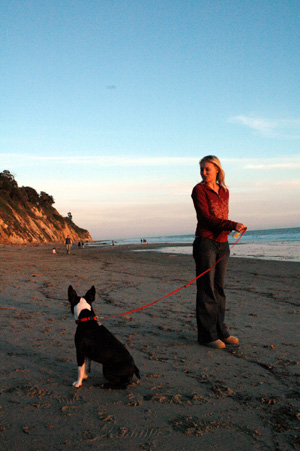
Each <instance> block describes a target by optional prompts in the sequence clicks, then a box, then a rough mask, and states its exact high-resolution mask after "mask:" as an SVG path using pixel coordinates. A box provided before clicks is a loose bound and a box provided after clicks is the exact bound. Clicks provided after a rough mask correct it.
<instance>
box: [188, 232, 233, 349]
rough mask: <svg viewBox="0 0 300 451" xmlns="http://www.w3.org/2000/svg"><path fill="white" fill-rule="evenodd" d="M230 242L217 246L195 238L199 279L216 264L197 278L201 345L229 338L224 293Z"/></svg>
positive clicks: (194, 246) (211, 241)
mask: <svg viewBox="0 0 300 451" xmlns="http://www.w3.org/2000/svg"><path fill="white" fill-rule="evenodd" d="M229 253H230V251H229V245H228V242H225V243H218V242H217V241H213V240H211V239H209V238H203V237H196V239H195V241H194V244H193V257H194V260H195V262H196V276H198V275H200V274H201V273H202V272H203V271H206V270H207V269H208V268H211V267H212V266H213V265H214V264H215V263H216V261H218V260H219V258H221V257H222V256H223V255H225V256H224V257H223V258H222V260H221V261H220V262H218V263H217V265H216V266H215V267H214V268H212V269H211V270H210V271H209V272H207V273H206V274H204V275H203V276H202V277H200V278H199V279H197V300H196V318H197V326H198V341H199V343H208V342H210V341H215V340H218V339H219V338H220V339H222V338H227V337H229V336H230V334H229V333H228V330H227V328H226V326H225V324H224V318H225V303H226V296H225V292H224V282H225V272H226V267H227V263H228V259H229Z"/></svg>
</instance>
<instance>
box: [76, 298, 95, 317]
mask: <svg viewBox="0 0 300 451" xmlns="http://www.w3.org/2000/svg"><path fill="white" fill-rule="evenodd" d="M82 310H90V311H91V310H92V307H91V306H90V304H89V303H88V302H86V300H85V299H84V298H80V301H79V302H78V304H76V305H75V307H74V318H75V321H77V320H78V318H79V315H80V313H81V312H82Z"/></svg>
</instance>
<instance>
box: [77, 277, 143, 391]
mask: <svg viewBox="0 0 300 451" xmlns="http://www.w3.org/2000/svg"><path fill="white" fill-rule="evenodd" d="M95 294H96V290H95V287H94V286H92V288H91V289H90V290H88V292H87V293H86V295H85V296H83V297H80V296H77V293H76V291H75V290H74V289H73V287H72V286H71V285H70V286H69V289H68V298H69V302H70V304H71V310H72V313H73V315H74V318H75V321H76V323H77V330H76V334H75V345H76V355H77V364H78V380H77V381H76V382H74V383H73V386H74V387H80V386H81V385H82V381H83V379H86V378H87V377H88V376H87V372H88V368H87V367H88V366H89V364H90V361H91V360H94V361H95V362H99V363H102V365H103V375H104V377H105V378H106V379H107V380H108V381H109V383H108V384H104V387H105V388H126V387H127V386H128V385H129V384H130V382H131V381H132V378H133V375H134V374H135V375H136V376H137V377H138V378H139V379H140V372H139V370H138V368H137V367H136V365H135V363H134V360H133V358H132V356H131V355H130V353H129V351H128V350H127V349H126V348H125V346H124V345H123V344H122V343H121V342H120V341H119V340H117V338H116V337H114V335H113V334H112V333H111V332H109V330H107V329H106V328H105V327H104V326H103V325H102V324H101V323H99V322H98V320H97V317H96V316H95V312H94V310H93V307H92V303H93V302H94V300H95Z"/></svg>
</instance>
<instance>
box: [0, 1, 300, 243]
mask: <svg viewBox="0 0 300 451" xmlns="http://www.w3.org/2000/svg"><path fill="white" fill-rule="evenodd" d="M299 19H300V2H299V0H126V1H124V0H88V1H87V0H82V1H81V0H76V1H69V2H65V1H61V0H60V1H59V0H51V1H50V0H2V2H1V15H0V70H1V85H0V105H1V107H0V171H3V170H5V169H7V170H9V171H10V172H11V173H12V174H13V175H14V176H15V179H16V180H17V182H18V184H19V186H31V187H32V188H34V189H36V191H38V192H40V191H46V192H47V193H48V194H50V195H52V196H53V198H54V200H55V204H54V207H55V208H56V209H57V210H58V211H59V213H60V214H62V215H63V216H67V213H68V212H71V213H72V216H73V220H74V222H75V223H76V224H77V225H78V226H80V227H82V228H85V229H87V230H88V231H89V232H90V234H91V235H92V238H93V239H95V240H101V239H118V238H130V237H137V238H139V237H152V236H160V235H180V234H190V233H191V234H192V233H194V231H195V228H196V216H195V212H194V207H193V204H192V200H191V191H192V188H193V186H194V185H196V184H197V183H198V182H199V181H201V178H200V173H199V160H200V159H201V158H202V157H203V156H205V155H209V154H213V155H217V156H218V157H219V159H220V160H221V163H222V165H223V168H224V170H225V174H226V184H227V185H228V187H229V189H230V211H229V218H230V219H231V220H233V221H236V222H242V223H244V224H246V225H247V226H248V228H249V230H255V229H265V228H283V227H297V226H299V223H300V176H299V173H300V83H299V80H300V52H299V48H300V33H299V25H300V23H299V22H300V20H299Z"/></svg>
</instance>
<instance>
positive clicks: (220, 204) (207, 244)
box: [192, 155, 246, 349]
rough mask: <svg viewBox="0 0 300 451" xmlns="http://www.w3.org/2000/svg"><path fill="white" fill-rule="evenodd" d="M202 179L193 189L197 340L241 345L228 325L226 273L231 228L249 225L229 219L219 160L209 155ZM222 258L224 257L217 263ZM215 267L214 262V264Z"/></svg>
mask: <svg viewBox="0 0 300 451" xmlns="http://www.w3.org/2000/svg"><path fill="white" fill-rule="evenodd" d="M200 173H201V177H202V182H200V183H198V184H197V185H196V186H195V187H194V188H193V191H192V199H193V202H194V207H195V210H196V215H197V228H196V236H195V241H194V243H193V257H194V260H195V263H196V275H197V276H198V275H200V274H202V273H203V272H204V271H206V270H207V269H209V268H212V269H211V270H210V271H208V272H207V273H206V274H204V275H203V276H202V277H200V278H199V279H197V298H196V318H197V327H198V341H199V343H200V344H203V345H206V346H209V347H211V348H216V349H222V348H225V347H226V344H238V343H239V340H238V338H236V337H233V336H230V334H229V332H228V330H227V328H226V326H225V324H224V319H225V302H226V297H225V292H224V281H225V272H226V267H227V263H228V259H229V253H230V251H229V245H228V235H229V234H230V232H231V231H232V230H237V231H238V232H243V231H244V230H245V229H246V226H245V225H244V224H242V223H238V222H234V221H230V220H229V219H228V203H229V191H228V188H227V186H226V185H225V173H224V171H223V169H222V166H221V163H220V160H219V159H218V158H217V157H215V156H214V155H208V156H206V157H204V158H202V159H201V161H200ZM221 257H222V260H221V261H220V262H218V263H217V264H216V262H217V261H218V260H219V259H220V258H221ZM215 264H216V266H214V267H213V265H215Z"/></svg>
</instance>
